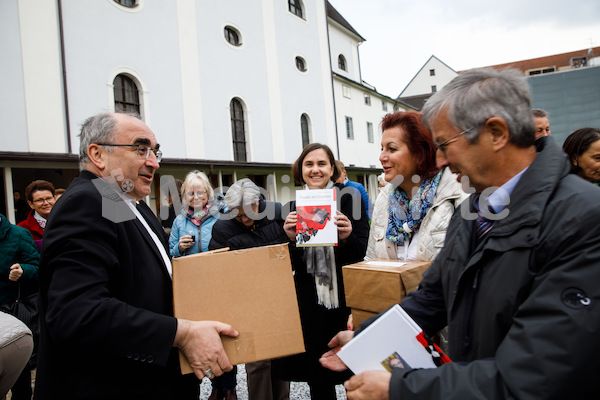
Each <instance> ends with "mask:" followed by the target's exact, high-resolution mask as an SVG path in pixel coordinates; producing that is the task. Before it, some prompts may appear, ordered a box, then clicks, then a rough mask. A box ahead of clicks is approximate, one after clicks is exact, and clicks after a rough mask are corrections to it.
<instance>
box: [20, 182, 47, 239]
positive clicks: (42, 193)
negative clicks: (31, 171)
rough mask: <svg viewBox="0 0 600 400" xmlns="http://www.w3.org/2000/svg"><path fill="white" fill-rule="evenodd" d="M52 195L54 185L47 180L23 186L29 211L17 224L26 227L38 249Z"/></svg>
mask: <svg viewBox="0 0 600 400" xmlns="http://www.w3.org/2000/svg"><path fill="white" fill-rule="evenodd" d="M54 195H55V190H54V185H53V184H51V183H50V182H48V181H43V180H37V181H33V182H31V183H30V184H29V185H27V187H26V188H25V198H26V199H27V203H28V204H29V207H31V211H30V212H29V215H28V216H27V219H26V220H25V221H22V222H20V223H19V224H18V226H20V227H22V228H25V229H27V230H28V231H29V232H30V233H31V236H33V241H34V242H35V244H36V245H37V247H38V250H40V251H41V249H42V237H43V236H44V228H45V227H46V220H47V219H48V215H50V211H52V207H53V206H54V202H55V201H56V200H55V198H54Z"/></svg>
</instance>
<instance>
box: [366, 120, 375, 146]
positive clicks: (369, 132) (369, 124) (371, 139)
mask: <svg viewBox="0 0 600 400" xmlns="http://www.w3.org/2000/svg"><path fill="white" fill-rule="evenodd" d="M367 140H368V141H369V143H375V138H374V136H373V123H372V122H367Z"/></svg>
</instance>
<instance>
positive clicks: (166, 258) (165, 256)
mask: <svg viewBox="0 0 600 400" xmlns="http://www.w3.org/2000/svg"><path fill="white" fill-rule="evenodd" d="M100 179H102V178H100ZM115 191H116V192H117V194H118V195H119V196H120V197H121V198H122V199H123V201H124V202H125V204H127V205H128V206H129V208H130V209H131V211H133V214H134V215H135V216H136V217H137V219H138V220H139V221H140V222H141V223H142V225H143V226H144V228H146V231H147V232H148V234H149V235H150V237H151V238H152V240H153V241H154V244H155V245H156V248H157V249H158V251H159V252H160V255H161V256H162V259H163V262H164V263H165V268H166V269H167V272H168V273H169V276H170V277H171V278H173V267H172V266H171V260H170V259H169V256H168V254H167V252H166V250H165V247H164V246H163V245H162V242H161V241H160V239H159V238H158V236H156V233H154V231H153V230H152V228H150V225H148V222H146V220H145V219H144V217H143V216H142V214H140V212H139V211H138V209H137V207H136V201H135V199H134V198H133V197H131V196H129V195H128V194H127V193H125V192H122V191H121V190H115Z"/></svg>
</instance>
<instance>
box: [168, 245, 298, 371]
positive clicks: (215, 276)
mask: <svg viewBox="0 0 600 400" xmlns="http://www.w3.org/2000/svg"><path fill="white" fill-rule="evenodd" d="M173 307H174V315H175V317H177V318H185V319H190V320H196V321H202V320H214V321H221V322H224V323H227V324H230V325H231V326H233V328H234V329H236V330H237V331H238V332H239V336H238V337H237V338H230V337H227V336H223V347H224V348H225V352H226V353H227V356H228V357H229V361H230V362H231V364H234V365H235V364H241V363H247V362H252V361H259V360H268V359H271V358H277V357H283V356H287V355H292V354H297V353H302V352H304V338H303V336H302V326H301V324H300V313H299V311H298V301H297V299H296V288H295V286H294V279H293V276H292V267H291V262H290V254H289V250H288V246H287V244H281V245H275V246H266V247H257V248H253V249H246V250H235V251H228V252H222V251H215V252H207V253H199V254H194V255H191V256H186V257H179V258H175V259H173ZM179 358H180V361H181V370H182V372H183V373H184V374H185V373H191V372H192V369H191V367H190V365H189V364H188V362H187V360H186V359H185V357H184V356H183V355H182V354H181V353H180V357H179Z"/></svg>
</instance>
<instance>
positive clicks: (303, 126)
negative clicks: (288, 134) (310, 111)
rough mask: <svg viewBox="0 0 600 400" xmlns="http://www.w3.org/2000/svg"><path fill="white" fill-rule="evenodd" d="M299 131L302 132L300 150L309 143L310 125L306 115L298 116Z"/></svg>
mask: <svg viewBox="0 0 600 400" xmlns="http://www.w3.org/2000/svg"><path fill="white" fill-rule="evenodd" d="M300 131H301V132H302V148H304V147H306V145H307V144H309V143H310V124H309V118H308V115H306V114H302V115H301V116H300Z"/></svg>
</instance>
